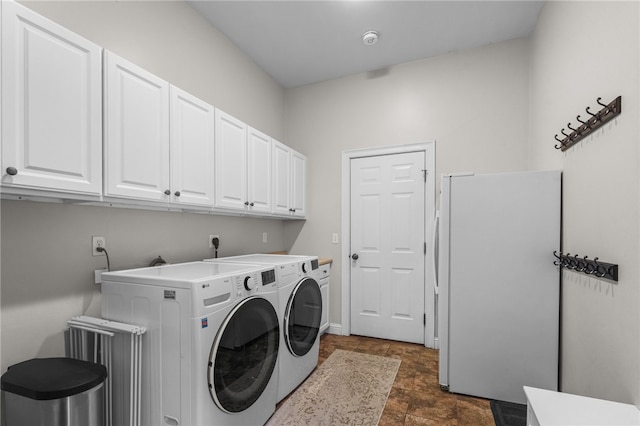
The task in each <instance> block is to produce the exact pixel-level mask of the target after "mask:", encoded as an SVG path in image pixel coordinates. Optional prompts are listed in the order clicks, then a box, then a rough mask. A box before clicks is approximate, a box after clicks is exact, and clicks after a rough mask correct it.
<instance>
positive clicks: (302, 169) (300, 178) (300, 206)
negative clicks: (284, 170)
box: [291, 151, 307, 217]
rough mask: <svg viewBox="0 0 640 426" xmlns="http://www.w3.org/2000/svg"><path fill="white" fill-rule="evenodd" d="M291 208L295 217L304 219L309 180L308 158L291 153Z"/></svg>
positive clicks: (297, 153) (294, 152)
mask: <svg viewBox="0 0 640 426" xmlns="http://www.w3.org/2000/svg"><path fill="white" fill-rule="evenodd" d="M291 171H292V172H291V208H292V209H293V211H292V213H293V215H294V216H298V217H304V216H305V215H306V210H305V203H306V199H305V198H306V197H305V191H306V189H305V188H306V184H307V182H306V179H307V157H305V156H304V155H302V154H300V153H299V152H296V151H291Z"/></svg>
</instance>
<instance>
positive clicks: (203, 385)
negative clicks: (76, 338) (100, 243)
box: [102, 262, 280, 426]
mask: <svg viewBox="0 0 640 426" xmlns="http://www.w3.org/2000/svg"><path fill="white" fill-rule="evenodd" d="M102 280H103V281H102V301H103V304H102V316H103V317H104V318H106V319H110V320H115V321H122V322H127V323H131V324H137V325H140V326H144V327H146V328H147V333H146V334H145V335H144V337H143V348H142V380H141V385H142V404H141V412H142V414H141V424H143V425H149V426H159V425H181V426H184V425H193V426H196V425H198V426H200V425H209V424H211V425H213V424H215V425H231V426H240V425H241V426H246V425H262V424H264V423H266V421H267V420H268V419H269V417H270V416H271V415H272V414H273V413H274V412H275V405H276V397H277V381H278V358H277V356H278V349H279V345H280V339H279V335H280V330H279V319H278V314H277V310H278V297H277V296H278V293H277V286H276V276H275V269H274V268H273V267H270V266H265V265H250V264H244V265H242V264H235V265H233V264H229V263H218V262H191V263H183V264H175V265H164V266H157V267H150V268H140V269H132V270H127V271H119V272H109V273H104V274H103V275H102ZM116 358H117V357H116ZM126 361H128V360H126ZM123 362H124V361H123ZM114 397H121V398H125V397H126V396H120V395H115V396H114Z"/></svg>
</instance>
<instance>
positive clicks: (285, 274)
mask: <svg viewBox="0 0 640 426" xmlns="http://www.w3.org/2000/svg"><path fill="white" fill-rule="evenodd" d="M211 260H215V261H224V262H234V263H235V262H247V263H257V264H264V265H271V266H272V267H275V270H276V281H277V282H278V305H279V311H278V312H279V315H278V317H279V320H280V329H281V330H282V333H280V354H279V361H278V364H279V367H280V372H279V377H278V402H280V401H281V400H282V399H283V398H284V397H285V396H287V395H288V394H290V393H291V392H292V391H293V390H294V389H295V388H296V387H297V386H298V385H300V383H302V382H303V381H304V380H305V379H306V378H307V377H308V376H309V374H311V372H312V371H313V370H314V368H315V367H316V366H317V365H318V354H319V352H320V338H319V336H320V334H319V330H320V323H321V319H322V294H321V292H320V286H319V285H318V282H317V281H316V279H315V278H314V277H313V276H312V273H313V271H314V270H316V269H318V257H317V256H293V255H277V254H249V255H244V256H232V257H225V258H219V259H211Z"/></svg>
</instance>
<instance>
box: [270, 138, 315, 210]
mask: <svg viewBox="0 0 640 426" xmlns="http://www.w3.org/2000/svg"><path fill="white" fill-rule="evenodd" d="M306 166H307V157H305V156H304V155H302V154H300V153H299V152H296V151H295V150H293V149H291V148H289V147H288V146H286V145H284V144H282V143H280V142H277V141H273V175H274V178H273V191H274V195H273V212H274V214H278V215H285V216H292V217H300V218H302V217H305V215H306V209H305V202H306V200H305V188H306V173H307V171H306Z"/></svg>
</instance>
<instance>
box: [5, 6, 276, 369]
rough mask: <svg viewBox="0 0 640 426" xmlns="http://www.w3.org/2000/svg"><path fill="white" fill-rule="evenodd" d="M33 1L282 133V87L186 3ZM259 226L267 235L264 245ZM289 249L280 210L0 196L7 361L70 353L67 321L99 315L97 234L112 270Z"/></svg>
mask: <svg viewBox="0 0 640 426" xmlns="http://www.w3.org/2000/svg"><path fill="white" fill-rule="evenodd" d="M25 6H27V7H29V8H31V9H33V10H35V11H36V12H38V13H40V14H42V15H44V16H46V17H48V18H50V19H51V20H53V21H55V22H57V23H59V24H61V25H63V26H65V27H67V28H69V29H71V30H72V31H75V32H77V33H78V34H80V35H82V36H84V37H85V38H87V39H89V40H91V41H93V42H95V43H97V44H99V45H101V46H103V47H105V48H107V49H110V50H112V51H113V52H115V53H117V54H119V55H121V56H123V57H125V58H127V59H129V60H131V61H132V62H134V63H136V64H138V65H140V66H142V67H144V68H146V69H148V70H149V71H151V72H153V73H155V74H156V75H158V76H160V77H162V78H164V79H165V80H167V81H169V82H170V83H172V84H175V85H176V86H178V87H180V88H182V89H184V90H187V91H188V92H191V93H193V94H194V95H196V96H198V97H200V98H202V99H204V100H205V101H207V102H209V103H211V104H213V105H215V106H217V107H219V108H221V109H223V110H225V111H227V112H229V113H230V114H233V115H234V116H236V117H237V118H239V119H241V120H243V121H245V122H246V123H248V124H249V125H251V126H253V127H255V128H258V129H260V130H261V131H263V132H265V133H267V134H269V135H271V136H273V137H276V138H278V139H280V140H282V141H283V142H285V140H284V121H285V120H284V91H283V89H282V88H281V87H280V86H279V85H278V84H277V83H275V82H274V81H273V80H272V79H271V78H270V77H269V76H268V75H267V74H265V73H264V72H263V71H262V70H260V69H259V68H258V67H257V66H256V65H255V64H254V63H253V62H252V61H251V60H250V59H248V58H247V57H246V56H245V55H244V54H243V53H241V52H240V51H239V50H238V49H237V48H236V47H235V46H234V45H233V44H231V43H230V42H229V40H228V39H227V38H226V37H225V36H223V35H222V34H221V33H220V32H219V31H218V30H216V29H215V28H213V27H212V26H210V25H209V24H208V23H207V22H206V21H205V20H204V19H203V18H201V17H200V16H199V15H198V14H197V13H196V12H195V11H194V10H193V9H192V8H191V7H189V6H188V5H187V4H186V3H184V2H164V1H160V2H147V1H145V2H129V1H125V2H118V1H113V2H48V1H47V2H31V1H29V2H26V3H25ZM262 232H267V233H268V237H269V242H268V243H267V244H263V243H262ZM210 234H219V235H220V237H221V245H220V255H233V254H239V253H247V252H263V251H276V250H286V249H287V248H288V247H285V246H284V241H283V224H282V221H279V220H266V219H251V218H232V217H223V216H209V215H200V214H187V213H184V214H181V213H169V212H160V211H144V210H131V209H117V208H108V207H103V208H99V207H89V206H76V205H69V204H51V203H36V202H28V201H2V205H1V237H2V240H1V254H2V258H1V265H2V271H1V274H2V275H1V284H2V289H1V290H2V298H1V306H0V312H1V322H2V328H1V332H2V334H1V337H2V345H1V352H0V355H1V362H0V371H5V369H6V368H7V366H9V365H12V364H14V363H16V362H19V361H23V360H25V359H29V358H32V357H47V356H60V355H63V354H64V352H63V336H62V333H63V330H64V329H65V324H66V320H68V319H70V318H71V317H72V316H76V315H82V314H87V315H99V314H100V293H99V286H96V285H95V284H93V272H92V271H93V270H94V269H100V268H103V267H105V260H104V257H93V256H92V255H91V252H90V247H91V236H92V235H101V236H104V237H106V240H107V247H108V250H109V254H110V257H111V265H112V268H114V269H124V268H130V267H135V266H146V265H147V264H148V263H149V262H150V261H151V260H152V259H153V258H155V257H157V256H158V255H162V257H163V258H165V259H167V260H168V261H170V262H174V263H175V262H181V261H188V260H199V259H202V258H205V257H211V256H212V255H213V252H212V250H211V249H209V248H208V242H207V237H208V235H210Z"/></svg>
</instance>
